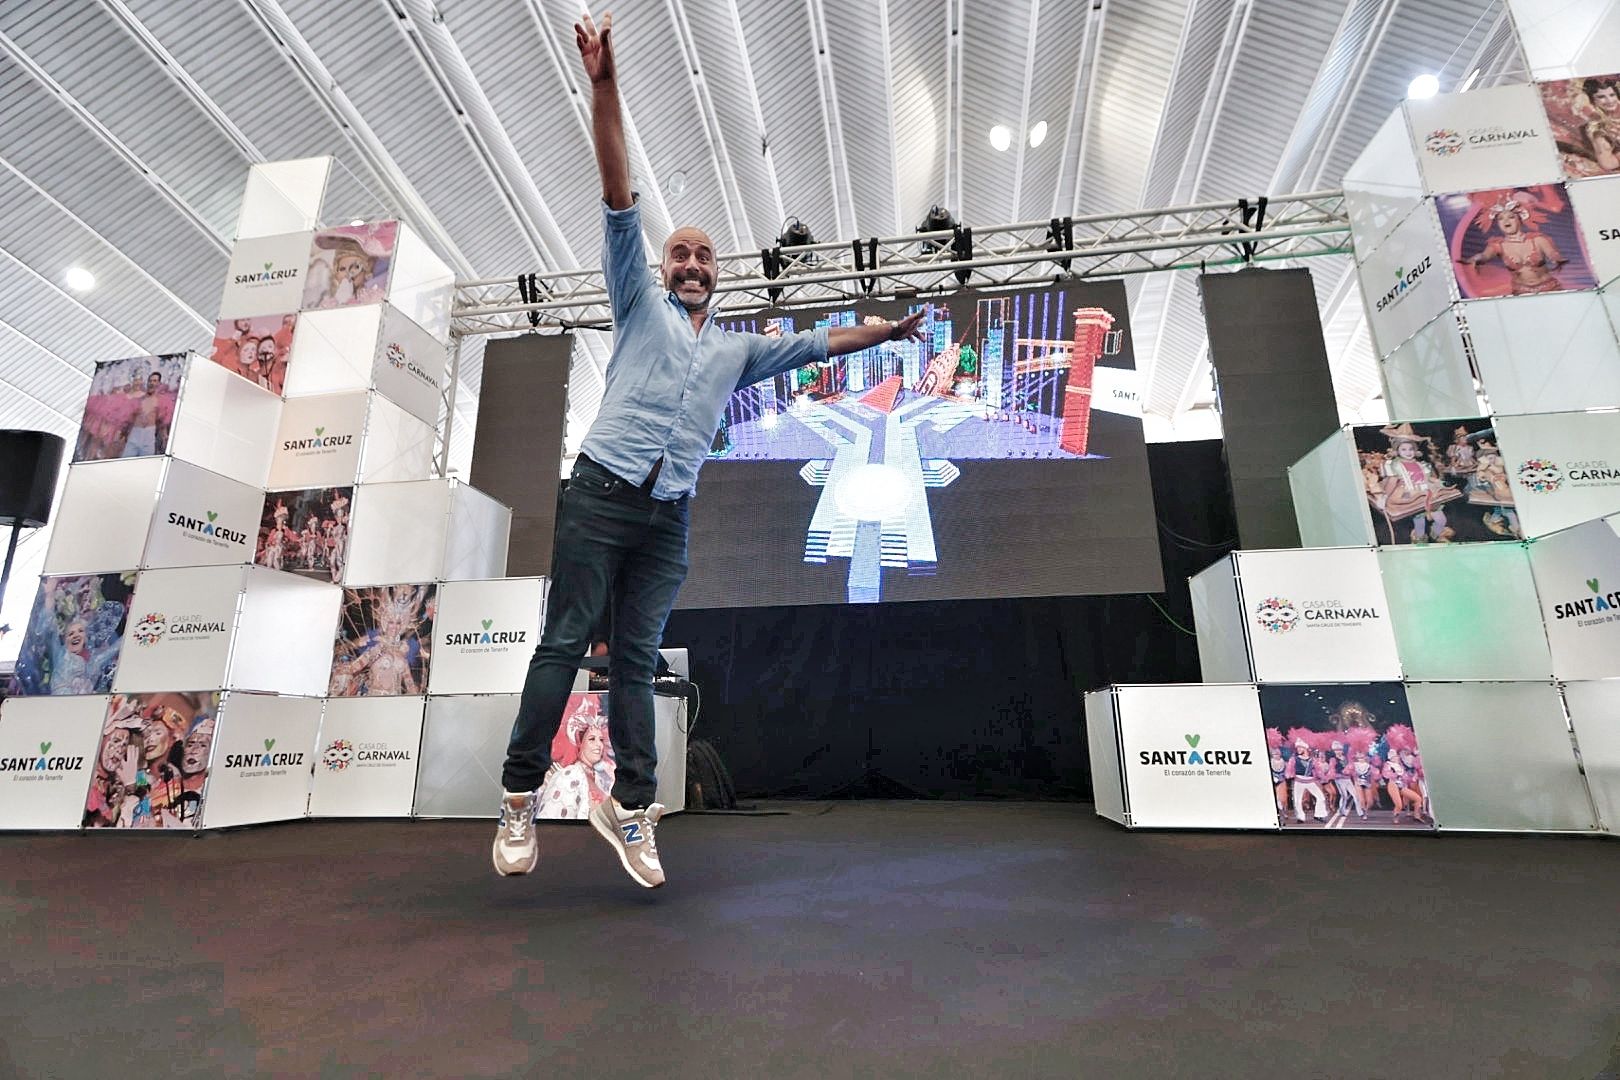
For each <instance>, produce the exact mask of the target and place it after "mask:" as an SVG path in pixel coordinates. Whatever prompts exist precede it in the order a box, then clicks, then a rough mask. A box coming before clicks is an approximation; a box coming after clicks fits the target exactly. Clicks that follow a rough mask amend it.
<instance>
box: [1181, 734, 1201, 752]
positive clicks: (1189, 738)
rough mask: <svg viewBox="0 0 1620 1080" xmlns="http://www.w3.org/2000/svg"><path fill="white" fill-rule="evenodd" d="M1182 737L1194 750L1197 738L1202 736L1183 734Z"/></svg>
mask: <svg viewBox="0 0 1620 1080" xmlns="http://www.w3.org/2000/svg"><path fill="white" fill-rule="evenodd" d="M1182 738H1183V739H1186V740H1187V745H1188V746H1190V747H1192V748H1193V749H1194V750H1196V749H1198V743H1199V740H1201V739H1202V738H1203V736H1202V735H1183V736H1182Z"/></svg>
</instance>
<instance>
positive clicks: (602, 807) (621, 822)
mask: <svg viewBox="0 0 1620 1080" xmlns="http://www.w3.org/2000/svg"><path fill="white" fill-rule="evenodd" d="M663 814H664V807H663V805H662V804H660V803H653V804H652V805H651V806H649V807H647V809H645V810H626V809H625V808H624V807H622V806H620V805H619V800H618V799H615V798H613V797H612V796H611V795H610V796H608V797H607V798H606V799H603V800H602V801H601V802H599V803H597V804H596V805H595V806H594V807H592V808H591V827H592V828H594V829H595V830H596V831H597V832H599V833H601V834H602V839H604V840H606V841H607V842H608V843H609V844H612V845H613V850H614V851H617V852H618V853H619V862H621V863H623V864H624V870H625V873H627V874H629V875H630V876H631V877H633V878H635V879H636V884H638V885H642V886H645V887H646V888H649V889H656V888H658V886H660V885H662V884H663V883H664V868H663V866H662V865H660V864H659V862H658V842H657V840H655V839H654V838H653V827H654V826H655V825H657V824H658V819H659V818H660V817H662V816H663Z"/></svg>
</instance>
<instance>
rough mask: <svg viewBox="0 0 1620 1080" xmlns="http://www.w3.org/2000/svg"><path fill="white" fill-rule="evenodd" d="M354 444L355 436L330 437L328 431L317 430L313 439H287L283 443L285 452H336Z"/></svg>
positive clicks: (320, 428) (321, 428)
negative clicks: (342, 447) (340, 448)
mask: <svg viewBox="0 0 1620 1080" xmlns="http://www.w3.org/2000/svg"><path fill="white" fill-rule="evenodd" d="M353 442H354V436H353V435H328V434H327V433H326V429H325V428H323V427H318V428H316V429H315V437H314V438H312V439H286V440H284V441H283V442H282V444H281V448H282V449H283V450H335V449H337V448H338V447H340V446H348V445H350V444H351V443H353Z"/></svg>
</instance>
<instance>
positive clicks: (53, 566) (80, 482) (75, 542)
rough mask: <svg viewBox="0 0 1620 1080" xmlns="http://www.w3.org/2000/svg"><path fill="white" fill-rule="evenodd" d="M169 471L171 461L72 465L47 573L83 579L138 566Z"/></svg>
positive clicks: (53, 532) (47, 557) (48, 555)
mask: <svg viewBox="0 0 1620 1080" xmlns="http://www.w3.org/2000/svg"><path fill="white" fill-rule="evenodd" d="M167 467H168V462H167V461H166V460H165V459H164V458H157V457H151V458H134V459H131V460H129V461H97V462H88V463H85V464H80V465H71V466H69V467H68V476H67V481H66V483H65V484H64V485H63V487H62V498H61V500H60V501H59V502H58V503H57V506H56V521H55V524H54V526H53V528H52V529H51V546H50V547H49V548H47V549H46V551H45V572H46V573H47V574H81V573H90V572H94V571H105V570H132V569H134V568H135V567H137V566H139V565H140V564H141V555H142V553H143V550H144V549H145V547H146V532H147V530H148V529H149V528H150V527H151V525H152V512H153V511H154V510H155V509H156V508H157V501H158V491H159V489H160V488H161V487H162V486H163V475H164V472H165V470H166V469H167Z"/></svg>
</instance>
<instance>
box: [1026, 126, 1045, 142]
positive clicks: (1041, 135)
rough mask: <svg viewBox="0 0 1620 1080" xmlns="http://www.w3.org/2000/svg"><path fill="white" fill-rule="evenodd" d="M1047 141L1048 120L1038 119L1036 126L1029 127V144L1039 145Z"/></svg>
mask: <svg viewBox="0 0 1620 1080" xmlns="http://www.w3.org/2000/svg"><path fill="white" fill-rule="evenodd" d="M1045 141H1046V121H1045V120H1038V121H1036V123H1035V126H1034V127H1032V128H1030V129H1029V145H1031V146H1039V145H1041V143H1043V142H1045Z"/></svg>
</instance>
